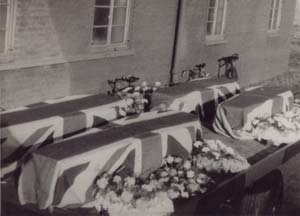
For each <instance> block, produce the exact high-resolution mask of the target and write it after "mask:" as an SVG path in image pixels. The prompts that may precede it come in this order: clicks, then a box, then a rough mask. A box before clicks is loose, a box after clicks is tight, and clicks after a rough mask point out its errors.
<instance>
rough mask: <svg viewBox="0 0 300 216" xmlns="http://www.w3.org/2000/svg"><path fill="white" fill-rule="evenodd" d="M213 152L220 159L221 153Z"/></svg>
mask: <svg viewBox="0 0 300 216" xmlns="http://www.w3.org/2000/svg"><path fill="white" fill-rule="evenodd" d="M212 154H213V155H214V156H215V158H216V159H217V160H218V159H219V158H220V156H221V155H220V153H219V152H212Z"/></svg>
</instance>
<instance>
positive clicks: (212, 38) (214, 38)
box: [205, 0, 228, 43]
mask: <svg viewBox="0 0 300 216" xmlns="http://www.w3.org/2000/svg"><path fill="white" fill-rule="evenodd" d="M215 1H216V3H215V7H211V6H210V2H211V0H208V6H207V8H208V9H207V18H206V36H205V39H206V41H207V42H208V43H210V42H213V41H224V40H225V37H224V32H225V25H226V17H227V5H228V1H227V0H224V8H223V17H222V26H221V33H220V34H216V26H217V16H218V7H219V1H220V0H215ZM211 8H214V16H213V21H210V20H209V10H210V9H211ZM208 23H212V34H210V35H209V34H208V33H207V25H208Z"/></svg>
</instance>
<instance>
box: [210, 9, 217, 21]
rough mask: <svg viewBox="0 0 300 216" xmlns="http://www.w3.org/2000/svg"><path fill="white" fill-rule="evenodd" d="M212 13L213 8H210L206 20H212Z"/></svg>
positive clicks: (213, 11)
mask: <svg viewBox="0 0 300 216" xmlns="http://www.w3.org/2000/svg"><path fill="white" fill-rule="evenodd" d="M214 15H215V9H214V8H210V9H209V10H208V21H213V20H214Z"/></svg>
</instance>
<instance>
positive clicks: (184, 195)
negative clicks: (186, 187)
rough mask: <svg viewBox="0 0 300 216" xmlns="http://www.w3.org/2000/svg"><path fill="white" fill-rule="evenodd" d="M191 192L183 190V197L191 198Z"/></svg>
mask: <svg viewBox="0 0 300 216" xmlns="http://www.w3.org/2000/svg"><path fill="white" fill-rule="evenodd" d="M189 196H190V195H189V193H188V192H186V191H184V192H181V197H183V198H189Z"/></svg>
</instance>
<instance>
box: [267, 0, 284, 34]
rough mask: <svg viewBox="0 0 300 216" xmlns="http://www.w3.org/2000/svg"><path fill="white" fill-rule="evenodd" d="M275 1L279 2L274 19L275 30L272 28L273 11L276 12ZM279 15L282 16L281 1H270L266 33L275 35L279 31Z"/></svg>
mask: <svg viewBox="0 0 300 216" xmlns="http://www.w3.org/2000/svg"><path fill="white" fill-rule="evenodd" d="M277 1H279V4H278V13H277V17H276V23H275V28H273V26H274V22H275V10H276V3H277ZM272 3H273V4H272ZM281 14H282V0H271V9H270V12H269V16H268V27H267V28H268V33H277V32H278V31H279V29H280V25H281Z"/></svg>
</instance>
